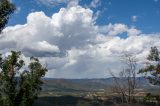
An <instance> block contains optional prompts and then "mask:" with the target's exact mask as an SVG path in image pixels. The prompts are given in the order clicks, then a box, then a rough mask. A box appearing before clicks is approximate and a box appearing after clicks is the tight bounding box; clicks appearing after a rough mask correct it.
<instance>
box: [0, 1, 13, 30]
mask: <svg viewBox="0 0 160 106" xmlns="http://www.w3.org/2000/svg"><path fill="white" fill-rule="evenodd" d="M15 9H16V8H15V5H14V4H13V3H11V2H10V1H9V0H0V32H1V31H2V30H3V28H4V27H5V25H6V24H7V23H8V20H9V17H10V15H11V14H12V13H13V12H14V10H15Z"/></svg>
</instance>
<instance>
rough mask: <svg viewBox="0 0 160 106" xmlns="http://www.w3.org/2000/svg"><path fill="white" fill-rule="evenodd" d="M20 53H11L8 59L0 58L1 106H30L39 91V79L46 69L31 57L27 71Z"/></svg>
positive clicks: (40, 81)
mask: <svg viewBox="0 0 160 106" xmlns="http://www.w3.org/2000/svg"><path fill="white" fill-rule="evenodd" d="M20 54H21V53H20V52H15V51H11V55H9V56H8V57H3V56H2V55H1V56H0V70H1V72H0V103H1V106H31V105H32V104H33V103H34V100H35V99H36V98H37V97H38V94H39V92H40V90H41V85H42V80H41V77H43V76H44V75H45V72H46V71H47V69H46V68H45V67H43V66H42V65H41V64H40V62H39V60H38V59H37V58H34V57H32V58H31V63H30V64H29V65H28V68H27V70H24V71H22V69H23V68H22V67H24V66H25V64H24V61H23V60H22V59H21V58H20Z"/></svg>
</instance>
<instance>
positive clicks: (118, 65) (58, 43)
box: [0, 0, 160, 78]
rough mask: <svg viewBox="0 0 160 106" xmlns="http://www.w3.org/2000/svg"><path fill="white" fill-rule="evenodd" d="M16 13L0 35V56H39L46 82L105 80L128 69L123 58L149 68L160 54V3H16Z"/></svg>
mask: <svg viewBox="0 0 160 106" xmlns="http://www.w3.org/2000/svg"><path fill="white" fill-rule="evenodd" d="M12 2H14V3H15V4H16V7H17V11H16V12H15V13H14V14H13V15H12V16H11V18H10V20H9V23H8V25H7V27H6V28H5V29H4V30H3V32H2V33H1V34H0V52H1V53H2V54H3V55H7V54H8V53H9V52H10V51H11V50H17V51H21V52H22V59H24V60H25V62H26V64H28V63H29V57H31V56H34V57H38V58H39V60H40V62H41V63H42V64H43V65H45V66H46V65H47V68H48V72H47V74H46V76H45V77H50V78H106V77H110V76H111V75H110V71H112V72H113V73H115V74H116V75H118V73H119V72H120V71H122V70H123V69H126V68H127V65H126V64H124V63H125V62H124V61H125V58H126V57H125V54H129V55H131V56H132V57H133V58H134V59H136V60H137V63H138V66H137V71H138V69H140V68H141V67H144V66H145V64H144V63H145V62H146V61H147V60H146V58H147V56H148V54H149V51H150V48H151V47H152V46H157V48H158V49H160V46H159V45H160V1H159V0H12Z"/></svg>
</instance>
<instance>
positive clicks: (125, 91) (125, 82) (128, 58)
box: [111, 53, 137, 105]
mask: <svg viewBox="0 0 160 106" xmlns="http://www.w3.org/2000/svg"><path fill="white" fill-rule="evenodd" d="M123 61H124V62H125V64H126V66H127V67H126V68H125V69H124V70H122V71H121V72H120V73H119V76H118V77H116V76H115V75H114V74H113V73H112V72H111V75H112V77H113V79H114V83H115V84H114V85H113V86H112V91H113V92H115V93H117V94H118V95H119V96H120V98H121V102H122V104H124V103H127V104H128V105H133V104H134V100H135V98H134V97H135V94H136V92H135V89H136V88H137V81H136V66H137V62H136V59H135V57H134V56H132V55H130V54H126V53H125V55H124V60H123Z"/></svg>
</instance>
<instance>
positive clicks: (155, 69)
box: [139, 47, 160, 86]
mask: <svg viewBox="0 0 160 106" xmlns="http://www.w3.org/2000/svg"><path fill="white" fill-rule="evenodd" d="M147 59H148V60H149V61H150V62H147V64H146V67H145V68H143V69H141V70H140V71H139V73H145V74H146V77H147V79H149V81H150V83H152V84H153V85H159V86H160V52H159V50H158V49H157V47H151V50H150V54H149V55H148V57H147Z"/></svg>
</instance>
